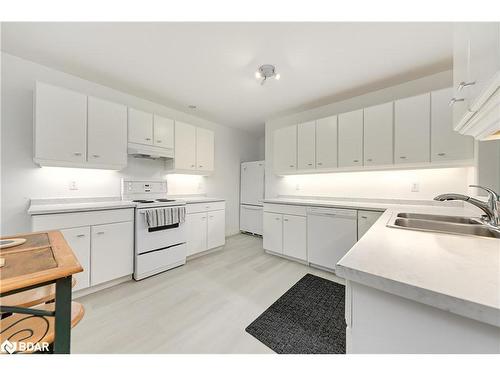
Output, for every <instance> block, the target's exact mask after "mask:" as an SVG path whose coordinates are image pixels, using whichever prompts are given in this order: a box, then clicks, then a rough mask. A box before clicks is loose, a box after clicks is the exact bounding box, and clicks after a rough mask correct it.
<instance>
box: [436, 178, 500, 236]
mask: <svg viewBox="0 0 500 375" xmlns="http://www.w3.org/2000/svg"><path fill="white" fill-rule="evenodd" d="M469 187H475V188H478V189H483V190H485V191H487V192H488V202H483V201H481V200H479V199H475V198H472V197H469V196H468V195H463V194H455V193H449V194H441V195H438V196H437V197H435V198H434V200H436V201H464V202H468V203H470V204H472V205H474V206H476V207H478V208H480V209H481V210H482V211H483V212H484V213H485V215H484V216H485V218H483V219H481V221H482V222H483V223H484V224H486V225H488V226H490V227H493V228H495V229H497V230H498V229H499V228H500V213H499V205H500V203H499V201H500V197H499V195H498V193H496V192H495V191H494V190H492V189H489V188H486V187H484V186H479V185H469Z"/></svg>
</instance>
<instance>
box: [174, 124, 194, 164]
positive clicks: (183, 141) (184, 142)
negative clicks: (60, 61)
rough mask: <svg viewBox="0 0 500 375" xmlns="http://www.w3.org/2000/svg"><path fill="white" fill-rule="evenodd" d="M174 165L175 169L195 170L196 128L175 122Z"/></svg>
mask: <svg viewBox="0 0 500 375" xmlns="http://www.w3.org/2000/svg"><path fill="white" fill-rule="evenodd" d="M174 153H175V156H174V163H175V168H176V169H184V170H195V169H196V127H194V126H193V125H190V124H187V123H185V122H180V121H176V122H175V146H174Z"/></svg>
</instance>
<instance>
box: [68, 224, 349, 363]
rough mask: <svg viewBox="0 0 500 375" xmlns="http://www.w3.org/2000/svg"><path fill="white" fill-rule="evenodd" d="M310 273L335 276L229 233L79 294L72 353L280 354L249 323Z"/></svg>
mask: <svg viewBox="0 0 500 375" xmlns="http://www.w3.org/2000/svg"><path fill="white" fill-rule="evenodd" d="M306 273H312V274H315V275H318V276H321V277H325V278H328V279H331V280H334V281H337V282H342V281H341V280H340V279H338V278H336V277H335V275H333V274H331V273H327V272H323V271H320V270H317V269H314V268H310V267H308V266H305V265H302V264H299V263H296V262H292V261H289V260H286V259H283V258H280V257H276V256H272V255H268V254H266V253H265V252H264V250H263V249H262V239H261V238H258V237H253V236H248V235H242V234H240V235H236V236H233V237H229V238H227V242H226V245H225V246H224V248H223V249H222V250H219V251H216V252H213V253H211V254H207V255H204V256H202V257H199V258H196V259H193V260H190V261H188V263H187V264H186V265H184V266H182V267H178V268H176V269H173V270H170V271H167V272H165V273H162V274H160V275H156V276H153V277H150V278H148V279H145V280H142V281H140V282H135V281H129V282H126V283H123V284H120V285H117V286H115V287H112V288H109V289H106V290H103V291H100V292H97V293H94V294H91V295H88V296H85V297H81V298H79V299H78V301H80V302H82V303H83V304H84V306H85V316H84V318H83V320H82V321H81V322H80V324H79V325H78V326H77V327H75V328H74V329H73V331H72V352H73V353H273V352H272V351H271V350H270V349H269V348H267V347H266V346H265V345H263V344H262V343H260V342H259V341H258V340H256V339H255V338H253V337H252V336H251V335H249V334H248V333H246V332H245V328H246V327H247V326H248V325H249V324H250V323H251V322H252V321H253V320H254V319H255V318H257V317H258V316H259V315H260V314H261V313H262V312H264V310H266V308H267V307H269V306H270V305H271V304H272V303H273V302H274V301H276V300H277V299H278V298H279V297H280V296H281V295H282V294H283V293H284V292H286V291H287V290H288V289H289V288H290V287H291V286H292V285H293V284H294V283H295V282H297V281H298V280H299V279H300V278H301V277H302V276H304V275H305V274H306Z"/></svg>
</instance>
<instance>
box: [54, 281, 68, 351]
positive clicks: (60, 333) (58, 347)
mask: <svg viewBox="0 0 500 375" xmlns="http://www.w3.org/2000/svg"><path fill="white" fill-rule="evenodd" d="M70 345H71V276H68V277H64V278H61V279H58V280H57V281H56V312H55V339H54V353H55V354H69V353H70Z"/></svg>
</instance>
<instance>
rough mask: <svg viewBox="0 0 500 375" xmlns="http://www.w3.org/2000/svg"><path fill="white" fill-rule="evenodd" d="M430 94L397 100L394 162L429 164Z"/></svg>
mask: <svg viewBox="0 0 500 375" xmlns="http://www.w3.org/2000/svg"><path fill="white" fill-rule="evenodd" d="M430 102H431V101H430V94H429V93H427V94H423V95H418V96H413V97H410V98H405V99H401V100H397V101H396V102H395V103H394V115H395V124H394V162H395V163H396V164H401V163H420V162H429V161H430V160H429V153H430V104H431V103H430Z"/></svg>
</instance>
